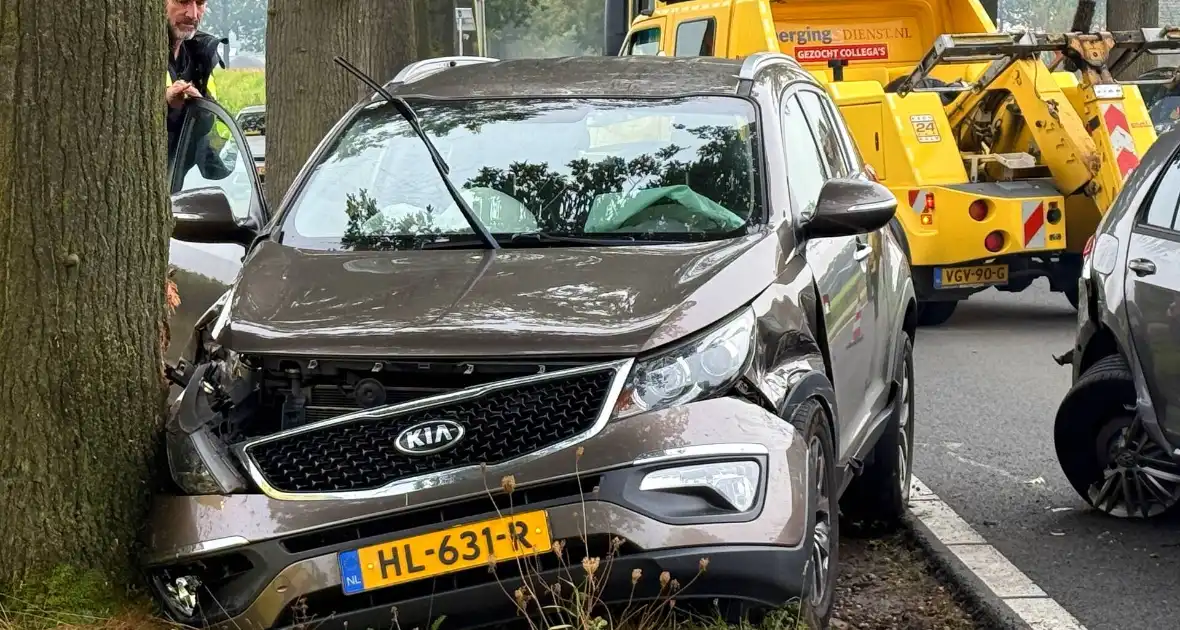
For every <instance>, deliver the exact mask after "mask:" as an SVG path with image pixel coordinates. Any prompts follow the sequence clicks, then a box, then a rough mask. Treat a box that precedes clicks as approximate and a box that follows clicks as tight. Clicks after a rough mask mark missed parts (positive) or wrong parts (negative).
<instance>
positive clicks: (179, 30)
mask: <svg viewBox="0 0 1180 630" xmlns="http://www.w3.org/2000/svg"><path fill="white" fill-rule="evenodd" d="M164 2H165V3H166V5H165V6H167V10H168V24H169V25H170V26H171V27H172V35H173V37H176V38H177V39H190V38H192V36H193V35H195V34H196V33H197V27H198V26H200V24H201V18H202V17H204V16H205V0H164Z"/></svg>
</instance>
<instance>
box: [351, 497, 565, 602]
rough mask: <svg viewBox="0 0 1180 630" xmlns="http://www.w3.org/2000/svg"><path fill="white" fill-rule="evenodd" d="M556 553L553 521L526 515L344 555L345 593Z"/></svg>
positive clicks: (406, 539) (364, 548) (492, 520)
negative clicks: (551, 531)
mask: <svg viewBox="0 0 1180 630" xmlns="http://www.w3.org/2000/svg"><path fill="white" fill-rule="evenodd" d="M551 549H553V541H552V540H551V539H550V537H549V517H548V515H547V514H546V513H545V512H544V511H541V512H528V513H525V514H517V515H514V516H505V517H503V518H497V519H491V520H487V521H482V522H479V523H471V524H468V525H460V526H458V527H452V528H450V529H445V530H443V531H439V532H431V533H429V534H422V535H419V536H413V537H411V538H403V539H401V540H395V541H392V542H387V543H381V544H378V545H371V546H369V547H362V548H360V549H354V550H351V551H344V552H341V553H340V555H339V556H338V560H339V563H340V581H341V584H342V585H343V586H344V593H345V594H346V595H354V594H356V593H363V592H365V591H371V590H373V589H377V588H384V587H386V586H393V585H394V584H402V583H405V582H412V581H414V580H422V579H426V578H431V577H435V576H438V575H444V574H446V573H453V572H455V571H462V570H463V569H470V568H472V567H478V566H483V565H487V564H488V563H489V562H493V561H494V562H504V561H506V560H515V559H517V558H521V557H524V556H530V555H533V554H538V553H544V552H547V551H550V550H551Z"/></svg>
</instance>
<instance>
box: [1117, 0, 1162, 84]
mask: <svg viewBox="0 0 1180 630" xmlns="http://www.w3.org/2000/svg"><path fill="white" fill-rule="evenodd" d="M1159 19H1160V3H1159V0H1120V1H1118V2H1107V3H1106V28H1107V30H1110V31H1134V30H1138V29H1141V28H1147V27H1150V26H1159ZM1154 67H1155V56H1154V55H1142V56H1140V57H1139V59H1137V60H1136V61H1135V63H1133V64H1131V65H1130V66H1129V67H1128V68H1127V69H1126V70H1124V71H1123V73H1122V75H1121V76H1118V77H1115V78H1116V79H1123V80H1129V79H1134V78H1135V77H1138V76H1139V75H1140V74H1143V73H1144V72H1147V71H1148V70H1151V69H1152V68H1154Z"/></svg>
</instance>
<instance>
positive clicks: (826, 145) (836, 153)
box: [796, 90, 853, 177]
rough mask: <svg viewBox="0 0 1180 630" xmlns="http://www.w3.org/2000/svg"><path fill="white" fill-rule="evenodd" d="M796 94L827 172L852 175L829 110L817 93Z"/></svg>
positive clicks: (841, 140)
mask: <svg viewBox="0 0 1180 630" xmlns="http://www.w3.org/2000/svg"><path fill="white" fill-rule="evenodd" d="M796 96H797V97H798V98H799V102H801V103H802V104H803V111H804V112H806V114H807V120H808V122H810V123H811V130H812V132H813V133H815V141H816V143H817V144H819V147H820V151H821V152H822V153H823V157H824V161H826V162H827V165H828V172H829V173H831V176H832V177H849V176H851V175H852V172H853V168H852V164H851V163H850V161H849V159H848V155H847V153H846V147H845V146H844V140H843V136H842V135H841V133H840V130H839V129H838V128H837V127H836V122H835V120H833V119H832V115H831V112H830V111H829V110H828V108H827V107H825V103H824V102H823V100H821V99H822V98H823V97H821V96H820V95H819V94H818V93H816V92H813V91H811V90H800V91H799V92H798V93H797V94H796Z"/></svg>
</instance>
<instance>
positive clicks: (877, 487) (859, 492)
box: [840, 333, 914, 533]
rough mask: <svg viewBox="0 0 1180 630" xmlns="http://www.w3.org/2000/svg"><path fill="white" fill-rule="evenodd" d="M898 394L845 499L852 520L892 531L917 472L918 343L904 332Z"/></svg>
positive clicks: (846, 512) (899, 521)
mask: <svg viewBox="0 0 1180 630" xmlns="http://www.w3.org/2000/svg"><path fill="white" fill-rule="evenodd" d="M902 335H903V339H902V366H901V374H900V375H899V376H898V383H897V386H898V390H897V398H896V401H895V403H894V407H893V414H892V415H890V417H889V420H888V426H886V427H885V432H884V433H883V434H881V437H880V439H878V440H877V444H876V446H874V447H873V453H872V457H871V458H870V460H869V464H868V465H866V466H865V468H864V470H862V471H861V473H860V475H858V476H857V477H856V479H855V480H853V482H852V484H851V485H849V487H848V490H847V491H846V492H845V493H844V497H843V498H842V499H841V501H840V503H841V507H842V509H843V512H844V515H845V516H847V517H848V519H849V522H850V523H859V524H860V525H862V526H866V527H869V528H871V529H873V530H878V531H882V532H884V533H891V532H894V531H896V530H897V529H898V528H899V527H900V526H901V525H902V523H903V519H904V517H905V513H906V507H907V506H908V504H909V501H910V484H911V483H912V481H913V473H914V346H913V341H912V340H911V339H910V337H909V335H907V334H905V333H902Z"/></svg>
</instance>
